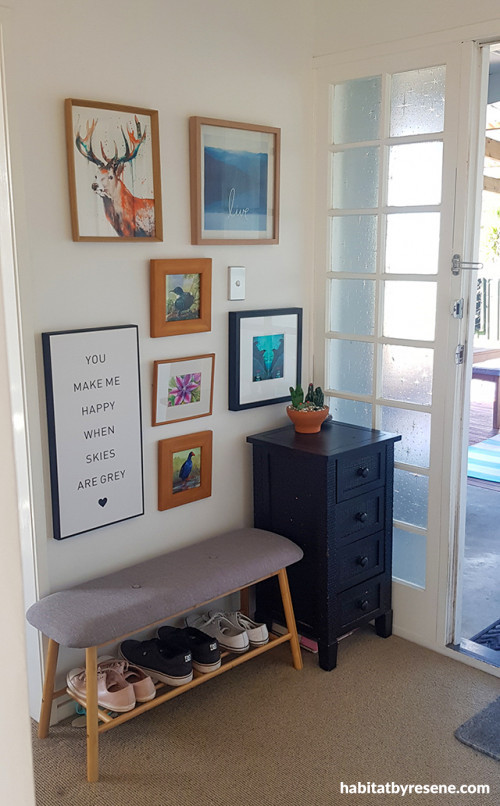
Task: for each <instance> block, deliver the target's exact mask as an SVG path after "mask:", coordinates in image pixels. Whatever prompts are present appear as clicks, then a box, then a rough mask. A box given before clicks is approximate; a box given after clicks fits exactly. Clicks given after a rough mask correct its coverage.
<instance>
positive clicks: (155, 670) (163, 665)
mask: <svg viewBox="0 0 500 806" xmlns="http://www.w3.org/2000/svg"><path fill="white" fill-rule="evenodd" d="M161 650H162V651H161V652H160V641H159V640H158V639H157V638H151V639H149V640H148V641H134V640H133V639H130V640H128V641H123V643H122V644H120V655H121V656H122V658H125V660H128V661H129V663H134V664H135V665H136V666H139V667H140V668H141V669H144V671H145V672H147V674H148V675H149V676H150V677H152V678H153V680H161V681H162V683H167V684H168V685H169V686H183V685H184V683H190V682H191V680H192V679H193V667H192V663H191V652H190V650H189V648H187V649H186V648H183V649H179V648H177V649H174V648H173V647H171V648H169V647H164V646H162V647H161Z"/></svg>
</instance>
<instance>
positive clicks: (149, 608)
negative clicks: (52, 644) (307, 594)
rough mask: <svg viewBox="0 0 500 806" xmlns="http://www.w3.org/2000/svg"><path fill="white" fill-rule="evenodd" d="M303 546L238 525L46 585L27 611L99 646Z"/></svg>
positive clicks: (271, 569)
mask: <svg viewBox="0 0 500 806" xmlns="http://www.w3.org/2000/svg"><path fill="white" fill-rule="evenodd" d="M302 554H303V552H302V549H300V548H299V547H298V546H296V545H295V543H292V542H291V541H290V540H288V539H287V538H286V537H282V536H281V535H277V534H275V533H274V532H266V531H264V530H262V529H250V528H249V529H239V530H237V531H234V532H227V533H226V534H223V535H218V536H217V537H212V538H210V539H208V540H204V541H202V542H200V543H195V544H193V545H190V546H186V547H185V548H181V549H177V550H175V551H172V552H169V553H167V554H162V555H161V556H159V557H154V558H152V559H151V560H146V561H145V562H142V563H139V564H138V565H133V566H130V567H129V568H124V569H122V570H121V571H115V572H114V573H112V574H107V575H106V576H103V577H99V578H97V579H90V580H89V581H88V582H84V583H82V584H81V585H76V586H75V587H73V588H68V589H67V590H63V591H59V592H58V593H51V594H50V595H49V596H46V597H45V598H44V599H41V600H40V601H39V602H36V603H35V604H33V605H32V606H31V607H30V608H29V610H28V612H27V614H26V617H27V619H28V621H29V623H30V624H32V625H33V626H34V627H36V628H37V629H38V630H40V631H41V632H43V634H44V635H47V636H48V637H49V638H52V639H53V640H54V641H57V643H58V644H61V645H62V646H68V647H80V648H84V647H89V646H99V644H104V643H107V642H108V641H112V640H114V639H115V638H119V637H121V636H123V635H126V634H127V633H132V632H135V631H137V630H140V629H141V628H142V627H146V626H148V625H149V624H153V623H154V622H157V621H161V620H162V619H167V618H169V616H174V615H176V614H177V613H182V612H183V611H186V610H190V609H192V608H195V607H197V606H198V605H201V604H203V603H204V602H207V601H209V600H210V599H215V598H217V597H219V596H223V595H224V594H225V593H228V592H229V591H232V590H238V589H239V588H243V587H246V586H247V585H251V584H252V582H254V581H255V580H257V579H260V578H262V577H265V576H267V575H268V574H273V573H275V572H276V571H279V569H280V568H285V567H286V566H288V565H291V564H292V563H295V562H297V561H298V560H300V559H301V557H302Z"/></svg>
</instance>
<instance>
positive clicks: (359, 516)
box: [356, 512, 368, 523]
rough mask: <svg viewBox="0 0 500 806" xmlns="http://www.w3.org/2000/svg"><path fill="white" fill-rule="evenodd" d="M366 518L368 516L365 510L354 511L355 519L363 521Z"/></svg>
mask: <svg viewBox="0 0 500 806" xmlns="http://www.w3.org/2000/svg"><path fill="white" fill-rule="evenodd" d="M367 518H368V513H367V512H356V520H357V521H361V523H364V522H365V521H366V519H367Z"/></svg>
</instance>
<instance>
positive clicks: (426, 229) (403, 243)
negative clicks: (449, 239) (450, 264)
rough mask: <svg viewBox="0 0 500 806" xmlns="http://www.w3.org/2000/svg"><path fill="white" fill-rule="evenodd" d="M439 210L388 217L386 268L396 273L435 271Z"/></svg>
mask: <svg viewBox="0 0 500 806" xmlns="http://www.w3.org/2000/svg"><path fill="white" fill-rule="evenodd" d="M440 218H441V216H440V214H439V213H397V214H392V215H388V216H387V241H386V255H385V270H386V271H387V272H393V273H398V274H437V270H438V256H439V225H440Z"/></svg>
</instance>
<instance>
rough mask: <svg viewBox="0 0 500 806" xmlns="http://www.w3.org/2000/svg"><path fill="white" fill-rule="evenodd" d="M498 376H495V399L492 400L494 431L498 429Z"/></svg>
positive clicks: (499, 421) (499, 410)
mask: <svg viewBox="0 0 500 806" xmlns="http://www.w3.org/2000/svg"><path fill="white" fill-rule="evenodd" d="M499 386H500V377H497V378H495V400H494V401H493V428H494V429H495V431H498V430H499V429H500V395H499V394H498V393H499Z"/></svg>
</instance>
